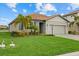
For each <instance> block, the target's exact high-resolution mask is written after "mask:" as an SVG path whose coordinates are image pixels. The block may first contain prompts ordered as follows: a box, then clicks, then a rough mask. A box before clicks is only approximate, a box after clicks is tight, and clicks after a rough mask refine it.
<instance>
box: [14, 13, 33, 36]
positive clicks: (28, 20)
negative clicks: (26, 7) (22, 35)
mask: <svg viewBox="0 0 79 59" xmlns="http://www.w3.org/2000/svg"><path fill="white" fill-rule="evenodd" d="M18 23H22V24H23V26H24V28H25V32H27V34H28V35H29V32H28V29H30V27H31V26H32V17H31V16H26V17H24V16H23V15H22V14H19V15H18V17H17V18H16V21H15V22H14V26H15V27H16V25H17V24H18Z"/></svg>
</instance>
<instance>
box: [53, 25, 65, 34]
mask: <svg viewBox="0 0 79 59" xmlns="http://www.w3.org/2000/svg"><path fill="white" fill-rule="evenodd" d="M52 30H53V31H52V32H53V34H65V33H66V26H63V25H55V26H53V29H52Z"/></svg>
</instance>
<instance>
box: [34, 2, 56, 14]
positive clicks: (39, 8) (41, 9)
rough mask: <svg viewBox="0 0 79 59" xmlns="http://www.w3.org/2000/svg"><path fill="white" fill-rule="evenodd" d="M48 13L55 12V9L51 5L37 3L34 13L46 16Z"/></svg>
mask: <svg viewBox="0 0 79 59" xmlns="http://www.w3.org/2000/svg"><path fill="white" fill-rule="evenodd" d="M48 11H54V12H57V9H56V8H55V6H54V5H52V4H43V3H37V4H36V10H35V12H39V14H47V12H48Z"/></svg>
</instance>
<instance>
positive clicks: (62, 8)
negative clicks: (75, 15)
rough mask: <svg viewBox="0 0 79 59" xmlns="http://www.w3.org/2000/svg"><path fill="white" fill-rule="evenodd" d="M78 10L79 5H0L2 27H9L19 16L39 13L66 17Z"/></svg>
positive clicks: (0, 23)
mask: <svg viewBox="0 0 79 59" xmlns="http://www.w3.org/2000/svg"><path fill="white" fill-rule="evenodd" d="M78 9H79V6H78V5H76V4H71V3H52V4H50V3H39V4H37V3H0V25H8V24H9V23H10V22H11V21H12V20H14V19H15V18H16V17H17V15H18V14H23V15H28V14H32V13H38V14H44V15H47V16H52V15H54V14H61V15H64V14H67V13H69V12H72V11H74V10H78Z"/></svg>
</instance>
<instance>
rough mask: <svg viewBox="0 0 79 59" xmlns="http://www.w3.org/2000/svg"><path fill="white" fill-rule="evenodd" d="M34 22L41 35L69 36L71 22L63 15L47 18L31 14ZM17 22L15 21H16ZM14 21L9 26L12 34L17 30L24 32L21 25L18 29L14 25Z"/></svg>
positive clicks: (18, 25)
mask: <svg viewBox="0 0 79 59" xmlns="http://www.w3.org/2000/svg"><path fill="white" fill-rule="evenodd" d="M30 16H31V17H32V21H33V22H34V23H35V24H36V26H37V27H38V29H39V32H40V33H43V34H67V33H68V23H69V21H68V20H67V19H65V18H63V17H62V16H61V15H53V16H50V17H48V16H45V15H42V14H31V15H30ZM14 21H15V20H14ZM14 21H12V22H11V23H10V24H9V30H10V32H12V31H16V30H24V27H23V26H22V25H21V23H19V24H17V26H16V28H15V26H14V25H13V23H14Z"/></svg>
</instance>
